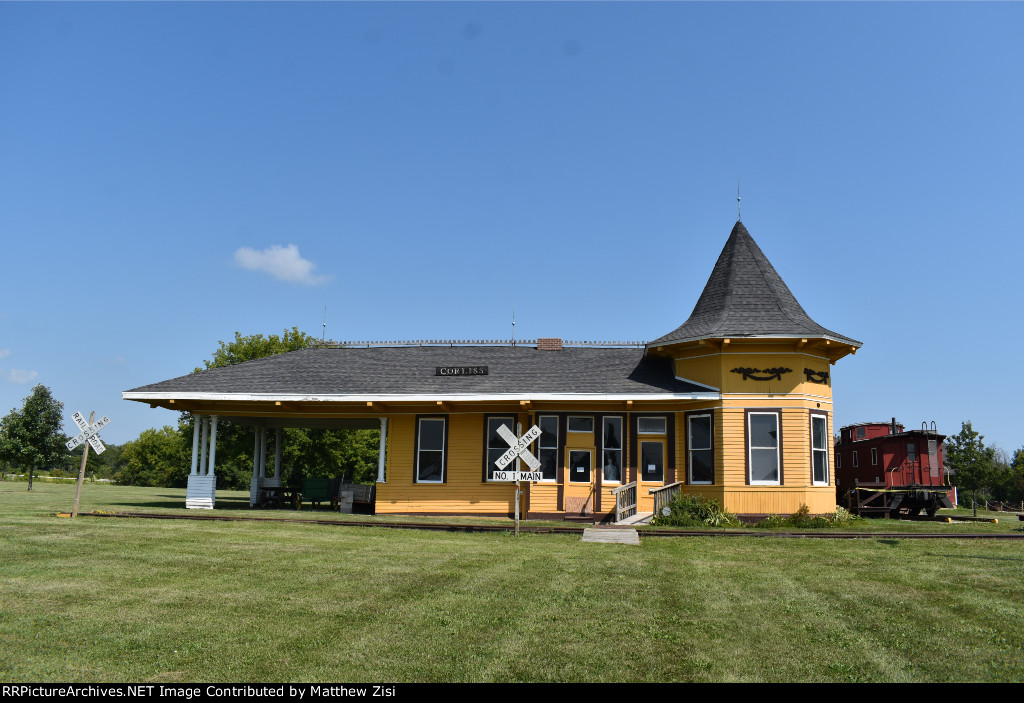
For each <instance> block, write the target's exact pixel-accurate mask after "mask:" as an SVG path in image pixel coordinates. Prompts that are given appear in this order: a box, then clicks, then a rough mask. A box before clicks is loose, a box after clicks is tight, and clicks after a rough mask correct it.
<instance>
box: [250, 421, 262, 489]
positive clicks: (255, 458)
mask: <svg viewBox="0 0 1024 703" xmlns="http://www.w3.org/2000/svg"><path fill="white" fill-rule="evenodd" d="M252 429H253V433H252V436H253V442H252V479H250V480H249V507H250V508H252V507H254V506H255V505H256V503H257V502H258V501H259V494H260V428H259V427H256V426H255V425H254V426H253V428H252Z"/></svg>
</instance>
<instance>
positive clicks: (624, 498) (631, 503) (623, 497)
mask: <svg viewBox="0 0 1024 703" xmlns="http://www.w3.org/2000/svg"><path fill="white" fill-rule="evenodd" d="M612 495H614V496H615V522H622V521H623V520H625V519H626V518H631V517H633V516H634V515H636V481H633V483H627V484H626V485H625V486H619V487H618V488H615V489H613V490H612Z"/></svg>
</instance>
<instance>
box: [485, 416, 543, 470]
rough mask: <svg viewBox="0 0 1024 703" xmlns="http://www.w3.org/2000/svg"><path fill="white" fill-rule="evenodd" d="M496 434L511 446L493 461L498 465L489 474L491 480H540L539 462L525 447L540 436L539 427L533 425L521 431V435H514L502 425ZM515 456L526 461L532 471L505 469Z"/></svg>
mask: <svg viewBox="0 0 1024 703" xmlns="http://www.w3.org/2000/svg"><path fill="white" fill-rule="evenodd" d="M498 434H500V435H501V437H502V439H504V440H505V441H506V442H508V443H509V446H510V447H511V448H510V449H509V450H508V451H507V452H505V453H504V454H502V455H501V456H499V457H498V458H497V460H496V461H495V462H494V465H495V466H497V467H498V469H499V471H495V472H493V474H492V475H491V480H492V481H540V480H541V479H542V478H543V475H542V474H541V471H540V462H539V461H537V457H535V456H534V455H533V454H532V453H531V452H530V450H529V449H527V447H529V446H530V445H531V444H533V442H534V441H535V440H536V439H537V438H538V437H540V428H539V427H537V426H536V425H534V426H533V427H531V428H530V429H528V430H527V431H526V432H524V433H523V436H522V437H516V435H515V432H513V431H512V430H510V429H509V428H507V427H505V425H502V426H501V427H499V428H498ZM516 457H519V458H520V459H522V460H523V461H525V462H526V465H527V466H529V467H530V468H531V469H533V471H505V470H504V469H505V467H507V466H508V465H509V464H511V463H512V462H513V461H515V459H516Z"/></svg>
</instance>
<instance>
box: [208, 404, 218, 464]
mask: <svg viewBox="0 0 1024 703" xmlns="http://www.w3.org/2000/svg"><path fill="white" fill-rule="evenodd" d="M216 473H217V416H216V415H214V416H213V417H212V418H211V420H210V464H209V466H208V467H207V470H206V475H207V476H214V475H216Z"/></svg>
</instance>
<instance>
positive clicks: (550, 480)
mask: <svg viewBox="0 0 1024 703" xmlns="http://www.w3.org/2000/svg"><path fill="white" fill-rule="evenodd" d="M544 417H552V418H554V419H555V446H553V447H545V446H544V445H542V444H541V443H540V441H541V437H543V436H544V435H543V434H541V436H540V437H538V438H537V458H538V459H540V453H541V450H542V449H543V450H545V451H554V453H555V476H554V478H542V479H541V480H540V481H537V483H558V467H559V466H561V465H562V457H560V456H559V452H558V440H559V439H560V438H559V436H558V435H559V432H561V428H560V427H559V422H558V415H540V414H538V415H537V427H540V420H541V418H544Z"/></svg>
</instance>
